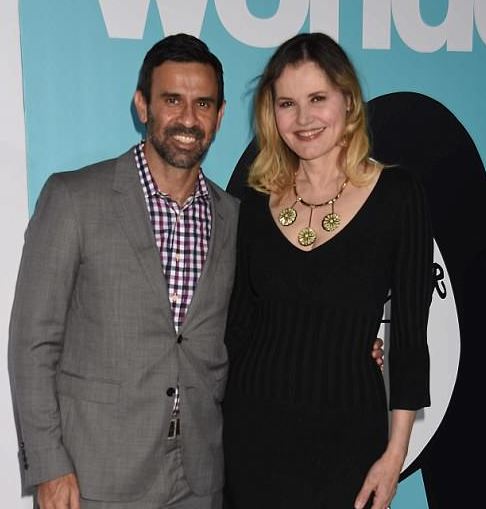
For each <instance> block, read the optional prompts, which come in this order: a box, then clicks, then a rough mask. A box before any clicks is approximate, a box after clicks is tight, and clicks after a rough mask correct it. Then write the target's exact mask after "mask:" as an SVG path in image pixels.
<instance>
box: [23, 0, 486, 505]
mask: <svg viewBox="0 0 486 509" xmlns="http://www.w3.org/2000/svg"><path fill="white" fill-rule="evenodd" d="M169 4H177V6H171V5H169ZM485 4H486V2H485V1H484V0H422V1H420V0H368V1H366V0H363V1H357V0H342V1H338V0H280V1H279V0H246V1H245V0H177V2H176V1H175V0H171V2H168V1H165V2H164V1H163V0H159V1H158V2H157V1H155V0H152V1H150V0H125V1H123V0H118V1H117V0H99V1H97V0H69V1H67V0H23V1H22V0H21V1H20V29H21V50H22V69H23V85H24V105H25V122H26V140H27V182H28V196H29V209H30V211H31V212H32V209H33V207H34V204H35V200H36V198H37V196H38V194H39V191H40V189H41V187H42V185H43V183H44V182H45V180H46V178H47V177H48V176H49V175H50V174H51V173H53V172H55V171H61V170H71V169H75V168H79V167H80V166H83V165H85V164H89V163H91V162H94V161H97V160H101V159H105V158H108V157H113V156H115V155H118V154H119V153H121V152H123V151H125V150H126V149H127V148H128V147H129V146H130V145H133V144H134V143H136V142H137V141H138V140H139V138H140V136H141V134H140V133H139V132H138V131H137V128H136V124H135V123H134V119H133V109H132V104H131V100H132V95H133V92H134V88H135V84H136V80H137V73H138V69H139V67H140V64H141V61H142V59H143V56H144V55H145V53H146V51H147V50H148V49H149V48H150V47H151V46H152V45H153V44H154V43H155V42H156V41H157V40H159V39H160V38H162V37H163V36H164V35H167V33H168V32H171V33H172V32H178V31H185V32H191V33H193V34H194V35H197V36H200V37H201V38H202V39H203V40H204V41H205V42H206V43H207V44H208V45H209V47H210V48H211V50H212V51H213V52H215V53H216V54H217V55H218V56H219V57H220V59H221V60H222V62H223V65H224V69H225V82H226V99H227V108H226V114H225V118H224V121H223V125H222V129H221V131H220V133H219V134H218V136H217V139H216V141H215V143H214V145H213V147H212V149H211V151H210V153H209V154H208V156H207V158H206V160H205V162H204V169H205V171H206V173H207V174H208V175H209V176H210V177H211V178H213V179H214V180H216V181H217V182H218V183H219V184H220V185H222V186H223V187H224V186H225V185H226V183H227V181H228V179H229V177H230V175H231V172H232V170H233V168H234V166H235V164H236V162H237V160H238V159H239V157H240V155H241V153H242V152H243V150H244V149H245V148H246V146H247V144H248V142H249V140H250V139H251V138H252V129H251V100H252V92H253V87H254V84H255V78H257V77H258V75H259V73H260V72H261V70H262V68H263V65H264V63H265V62H266V60H267V59H268V57H269V55H270V54H271V53H272V52H273V49H274V48H275V46H276V45H277V44H278V42H281V41H282V40H284V39H285V38H287V37H289V36H291V35H293V34H294V33H296V32H299V31H309V30H316V29H321V30H323V29H325V28H329V29H330V32H333V31H334V33H332V35H334V36H337V37H338V40H339V42H340V43H341V44H342V46H343V47H344V48H345V49H346V50H347V52H348V53H349V55H350V56H351V58H352V60H353V61H354V63H355V65H356V67H357V70H358V72H359V74H360V77H361V81H362V85H363V89H364V93H365V96H366V98H367V99H372V98H374V97H377V96H380V95H383V94H387V93H390V92H395V91H414V92H420V93H422V94H425V95H427V96H430V97H432V98H434V99H436V100H438V101H439V102H441V103H442V104H444V105H445V106H446V107H447V108H448V109H449V110H450V111H451V112H452V113H453V114H454V115H455V116H456V117H457V118H458V119H459V120H460V122H462V124H463V125H464V126H465V128H466V130H467V131H468V132H469V134H470V135H471V137H472V139H473V141H474V143H475V144H476V147H477V148H478V150H479V153H480V155H481V157H482V160H483V162H485V161H486V140H485V134H484V133H485V132H486V101H484V91H485V90H486V65H485V62H486V46H485V40H486V5H485ZM232 8H233V12H234V13H237V14H238V13H240V14H238V16H240V19H239V20H238V19H235V18H234V17H233V18H231V15H232V14H231V10H232ZM241 13H244V15H243V14H241ZM191 16H194V18H193V19H191ZM235 16H236V15H235ZM169 18H170V19H169ZM169 21H170V22H169ZM258 21H259V22H260V24H258ZM258 27H260V29H258ZM272 31H274V33H275V37H274V38H273V39H272V37H271V34H272ZM419 122H420V118H417V123H419ZM457 171H458V172H459V173H460V172H461V168H457ZM427 507H428V506H427V501H426V497H425V494H424V487H423V482H422V477H421V474H420V470H417V471H416V472H414V473H413V474H412V475H410V476H409V477H408V478H407V479H405V480H404V481H402V482H401V483H400V485H399V490H398V495H397V497H396V500H395V502H394V505H393V508H394V509H409V508H413V509H425V508H427Z"/></svg>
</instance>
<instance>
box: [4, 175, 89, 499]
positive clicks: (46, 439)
mask: <svg viewBox="0 0 486 509" xmlns="http://www.w3.org/2000/svg"><path fill="white" fill-rule="evenodd" d="M79 261H80V255H79V232H78V227H77V224H76V220H75V214H74V209H73V200H72V199H71V197H70V195H69V193H68V190H67V189H66V187H65V185H64V183H63V182H62V178H61V177H59V176H52V177H51V178H50V179H49V180H48V182H47V183H46V185H45V187H44V189H43V191H42V193H41V195H40V197H39V200H38V203H37V206H36V210H35V213H34V216H33V217H32V219H31V221H30V223H29V226H28V228H27V232H26V235H25V246H24V250H23V254H22V261H21V264H20V270H19V276H18V280H17V287H16V293H15V299H14V305H13V309H12V315H11V321H10V340H9V372H10V381H11V386H12V395H13V404H14V408H15V414H16V420H17V431H18V436H19V446H20V454H19V456H20V459H21V469H22V470H23V476H22V477H23V483H24V491H25V490H26V489H29V488H32V487H33V486H35V485H37V484H39V483H41V482H43V481H46V480H50V479H55V478H58V477H61V476H63V475H65V474H68V473H71V472H73V465H72V463H71V460H70V458H69V456H68V454H67V452H66V450H65V448H64V446H63V443H62V436H61V417H60V413H59V404H58V398H57V389H56V374H57V367H58V363H59V359H60V358H61V355H62V351H63V341H64V330H65V320H66V315H67V312H68V310H69V306H70V303H71V295H72V291H73V287H74V283H75V279H76V273H77V270H78V266H79Z"/></svg>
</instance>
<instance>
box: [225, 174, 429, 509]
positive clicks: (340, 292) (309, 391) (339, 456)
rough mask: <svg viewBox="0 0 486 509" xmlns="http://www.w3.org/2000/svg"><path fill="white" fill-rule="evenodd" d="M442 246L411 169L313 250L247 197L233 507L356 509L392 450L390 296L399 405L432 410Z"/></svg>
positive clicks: (256, 196) (229, 494) (235, 321)
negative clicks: (379, 359) (385, 336)
mask: <svg viewBox="0 0 486 509" xmlns="http://www.w3.org/2000/svg"><path fill="white" fill-rule="evenodd" d="M432 252H433V247H432V237H431V232H430V225H429V220H428V217H427V213H426V208H425V204H424V197H423V191H422V189H421V187H420V186H419V185H418V183H417V182H416V181H415V180H414V178H412V176H411V175H410V174H409V173H408V172H407V171H406V170H403V169H400V168H390V169H385V170H383V172H382V174H381V176H380V177H379V179H378V182H377V184H376V186H375V188H374V189H373V191H372V193H371V195H370V196H369V198H368V199H367V201H366V202H365V203H364V205H363V206H362V208H361V209H360V210H359V211H358V213H357V214H356V215H355V217H354V218H353V219H352V220H351V222H350V223H348V225H347V226H345V227H344V228H343V229H342V230H341V231H340V232H339V233H338V234H337V235H336V236H335V237H333V238H332V239H330V240H329V241H328V242H326V243H324V244H323V245H321V246H318V247H316V248H315V249H313V250H312V251H309V252H305V251H302V250H300V249H298V248H296V247H295V246H293V245H292V244H291V243H290V242H289V241H288V240H287V239H286V238H285V237H284V236H283V235H282V233H281V232H280V230H279V228H278V227H277V225H276V224H275V222H274V219H273V217H272V215H271V213H270V210H269V205H268V196H267V195H264V194H261V193H258V192H256V191H253V190H247V192H246V197H245V198H244V200H243V202H242V205H241V212H240V223H239V232H238V254H237V269H236V280H235V288H234V292H233V297H232V302H231V306H230V314H229V318H228V327H227V334H226V342H227V348H228V353H229V357H230V376H229V380H228V385H227V390H226V396H225V401H224V446H225V461H226V476H227V484H226V504H227V507H229V508H231V509H259V508H265V509H273V508H275V509H277V508H278V509H287V508H289V509H290V508H292V509H296V508H303V509H313V508H315V509H317V508H319V509H352V508H353V502H354V500H355V497H356V495H357V493H358V491H359V489H360V487H361V484H362V482H363V480H364V477H365V475H366V473H367V471H368V469H369V468H370V466H371V465H372V463H373V462H374V461H375V460H376V459H378V458H379V456H380V455H381V454H382V452H383V451H384V449H385V447H386V444H387V432H388V430H387V403H386V395H385V388H384V383H383V377H382V374H381V371H380V369H379V368H378V366H377V365H376V363H375V361H374V360H373V359H372V358H371V350H372V344H373V341H374V339H375V338H376V334H377V331H378V328H379V326H380V322H381V318H382V314H383V305H384V303H385V301H386V300H387V296H388V293H389V289H391V292H392V304H391V305H392V310H391V312H392V324H391V337H390V345H389V361H388V362H389V369H390V408H392V409H393V408H400V409H418V408H421V407H423V406H427V405H429V383H428V372H429V356H428V349H427V343H426V329H427V317H428V308H429V304H430V297H431V289H432Z"/></svg>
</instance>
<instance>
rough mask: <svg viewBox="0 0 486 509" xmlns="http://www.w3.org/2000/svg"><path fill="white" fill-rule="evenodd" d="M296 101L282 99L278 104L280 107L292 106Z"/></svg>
mask: <svg viewBox="0 0 486 509" xmlns="http://www.w3.org/2000/svg"><path fill="white" fill-rule="evenodd" d="M293 104H294V103H293V102H292V101H282V102H281V103H279V104H278V106H279V108H290V107H291V106H292V105H293Z"/></svg>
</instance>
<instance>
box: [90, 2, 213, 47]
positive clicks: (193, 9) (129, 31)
mask: <svg viewBox="0 0 486 509" xmlns="http://www.w3.org/2000/svg"><path fill="white" fill-rule="evenodd" d="M98 3H99V5H100V8H101V13H102V15H103V20H104V22H105V26H106V31H107V32H108V36H109V37H110V38H112V39H142V38H143V33H144V31H145V25H146V23H147V15H148V9H149V5H150V0H123V1H122V2H120V0H98ZM207 3H208V0H157V7H158V9H159V16H160V22H161V23H162V28H163V30H164V34H165V35H170V34H175V33H178V32H185V33H187V34H191V35H194V36H196V37H199V34H200V33H201V27H202V23H203V20H204V13H205V12H206V5H207Z"/></svg>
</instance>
